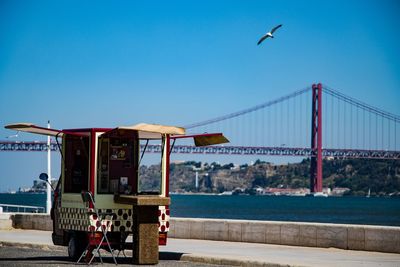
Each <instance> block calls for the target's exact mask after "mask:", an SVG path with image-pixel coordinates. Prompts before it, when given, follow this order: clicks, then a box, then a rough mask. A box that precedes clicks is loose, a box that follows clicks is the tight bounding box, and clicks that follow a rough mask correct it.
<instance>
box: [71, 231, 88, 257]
mask: <svg viewBox="0 0 400 267" xmlns="http://www.w3.org/2000/svg"><path fill="white" fill-rule="evenodd" d="M84 243H85V242H84V240H82V239H79V238H78V237H77V236H76V235H71V238H70V239H69V242H68V257H70V258H71V259H73V260H74V261H76V260H78V259H79V257H80V256H81V255H82V253H83V251H84V250H85V247H84V246H83V244H84Z"/></svg>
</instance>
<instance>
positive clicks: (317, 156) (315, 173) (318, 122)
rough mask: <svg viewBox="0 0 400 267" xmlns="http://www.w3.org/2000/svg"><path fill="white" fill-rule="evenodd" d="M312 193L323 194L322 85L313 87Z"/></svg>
mask: <svg viewBox="0 0 400 267" xmlns="http://www.w3.org/2000/svg"><path fill="white" fill-rule="evenodd" d="M311 149H312V151H313V156H312V157H311V166H310V193H316V192H322V84H320V83H319V84H313V85H312V118H311Z"/></svg>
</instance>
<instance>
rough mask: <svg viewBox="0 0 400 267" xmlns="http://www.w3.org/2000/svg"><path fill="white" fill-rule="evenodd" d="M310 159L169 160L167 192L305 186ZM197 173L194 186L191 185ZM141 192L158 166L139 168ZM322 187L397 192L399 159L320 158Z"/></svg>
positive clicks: (153, 180)
mask: <svg viewBox="0 0 400 267" xmlns="http://www.w3.org/2000/svg"><path fill="white" fill-rule="evenodd" d="M309 168H310V160H309V159H305V160H303V161H302V162H300V163H293V164H287V165H274V164H271V163H268V162H263V161H260V160H257V161H256V162H255V163H254V164H253V165H247V164H244V165H240V166H235V165H234V164H232V163H231V164H226V165H220V164H218V163H215V162H213V163H211V164H209V163H201V162H195V161H188V162H184V163H179V164H177V163H172V164H171V173H170V191H171V192H203V193H222V192H224V191H234V190H235V189H242V191H245V192H247V193H252V192H253V191H254V189H255V188H257V187H258V188H267V187H272V188H293V189H295V188H308V187H309ZM196 172H197V173H198V189H196V187H195V179H196ZM140 176H141V188H142V190H143V191H146V190H151V189H155V188H158V186H159V177H160V166H159V165H152V166H149V167H147V166H142V167H141V168H140ZM323 186H324V187H329V188H335V187H341V188H349V189H350V190H349V191H348V192H347V193H346V194H348V195H366V194H367V192H368V190H369V189H370V190H371V195H372V196H374V195H379V196H387V195H399V194H400V160H375V159H374V160H367V159H349V160H324V165H323Z"/></svg>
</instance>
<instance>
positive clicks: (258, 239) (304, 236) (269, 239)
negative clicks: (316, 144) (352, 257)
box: [0, 214, 400, 253]
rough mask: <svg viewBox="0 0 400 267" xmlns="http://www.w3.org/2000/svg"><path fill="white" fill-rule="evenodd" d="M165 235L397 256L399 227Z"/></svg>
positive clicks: (260, 224)
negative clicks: (373, 252)
mask: <svg viewBox="0 0 400 267" xmlns="http://www.w3.org/2000/svg"><path fill="white" fill-rule="evenodd" d="M4 216H5V214H3V219H2V220H4V218H5V217H4ZM0 219H1V218H0ZM9 220H11V221H12V227H13V228H21V229H37V230H47V231H51V230H52V221H51V219H50V216H48V215H39V214H14V215H10V216H9ZM3 225H11V223H8V224H7V223H6V224H4V223H3ZM0 227H1V224H0ZM168 236H169V237H172V238H184V239H205V240H217V241H232V242H250V243H264V244H277V245H288V246H306V247H321V248H328V247H334V248H340V249H349V250H367V251H379V252H391V253H400V227H390V226H370V225H352V224H325V223H300V222H273V221H246V220H222V219H219V220H218V219H197V218H196V219H195V218H171V219H170V231H169V233H168Z"/></svg>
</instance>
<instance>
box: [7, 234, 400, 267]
mask: <svg viewBox="0 0 400 267" xmlns="http://www.w3.org/2000/svg"><path fill="white" fill-rule="evenodd" d="M15 245H17V246H27V247H29V246H35V247H43V248H46V249H52V248H56V247H55V246H53V245H52V242H51V232H50V231H39V230H21V229H11V230H0V249H1V246H15ZM16 249H17V248H16ZM57 249H60V247H57ZM61 249H66V248H61ZM160 251H161V253H163V254H166V255H168V254H169V255H171V257H179V259H180V260H182V261H193V262H200V263H209V264H218V265H227V266H318V267H319V266H340V267H344V266H400V254H395V253H381V252H367V251H354V250H342V249H335V248H312V247H300V246H284V245H271V244H257V243H244V242H225V241H209V240H193V239H172V238H171V239H169V240H168V245H167V246H165V247H160Z"/></svg>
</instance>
